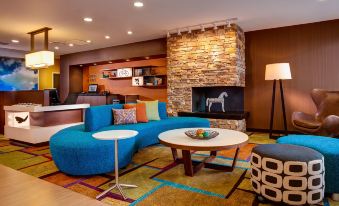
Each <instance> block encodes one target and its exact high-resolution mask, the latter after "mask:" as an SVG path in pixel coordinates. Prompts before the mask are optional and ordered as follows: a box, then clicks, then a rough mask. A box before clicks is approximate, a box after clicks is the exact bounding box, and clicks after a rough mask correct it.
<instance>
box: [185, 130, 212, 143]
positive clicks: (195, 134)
mask: <svg viewBox="0 0 339 206" xmlns="http://www.w3.org/2000/svg"><path fill="white" fill-rule="evenodd" d="M185 134H186V135H187V136H189V137H190V138H192V139H201V140H208V139H212V138H214V137H216V136H218V135H219V132H217V131H213V130H204V129H194V130H188V131H186V132H185Z"/></svg>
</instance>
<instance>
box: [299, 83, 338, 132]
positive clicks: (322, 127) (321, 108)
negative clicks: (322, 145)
mask: <svg viewBox="0 0 339 206" xmlns="http://www.w3.org/2000/svg"><path fill="white" fill-rule="evenodd" d="M311 97H312V99H313V101H314V103H315V105H316V107H317V112H316V113H315V114H314V115H311V114H306V113H303V112H294V113H293V114H292V124H293V126H294V127H295V128H296V129H297V130H298V131H301V132H303V133H308V134H317V135H325V136H331V137H338V136H339V92H330V91H326V90H323V89H313V91H312V93H311Z"/></svg>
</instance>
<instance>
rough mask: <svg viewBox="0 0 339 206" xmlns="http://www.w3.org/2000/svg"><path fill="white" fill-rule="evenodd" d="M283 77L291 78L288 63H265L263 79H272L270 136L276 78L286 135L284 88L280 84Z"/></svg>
mask: <svg viewBox="0 0 339 206" xmlns="http://www.w3.org/2000/svg"><path fill="white" fill-rule="evenodd" d="M285 79H292V77H291V69H290V64H289V63H276V64H268V65H266V71H265V80H273V92H272V106H271V121H270V138H272V133H273V119H274V103H275V90H276V89H275V87H276V82H277V80H279V85H280V98H281V106H282V111H283V118H284V131H285V135H287V121H286V111H285V100H284V89H283V85H282V80H285Z"/></svg>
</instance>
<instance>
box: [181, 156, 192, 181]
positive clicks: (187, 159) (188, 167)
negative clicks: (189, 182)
mask: <svg viewBox="0 0 339 206" xmlns="http://www.w3.org/2000/svg"><path fill="white" fill-rule="evenodd" d="M182 158H183V163H184V168H185V174H186V175H187V176H191V177H193V175H194V172H193V164H192V158H191V151H189V150H182Z"/></svg>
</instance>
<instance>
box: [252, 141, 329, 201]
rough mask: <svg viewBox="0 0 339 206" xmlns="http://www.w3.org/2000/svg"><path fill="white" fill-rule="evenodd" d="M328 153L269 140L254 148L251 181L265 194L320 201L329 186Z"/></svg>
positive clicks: (278, 199) (269, 198)
mask: <svg viewBox="0 0 339 206" xmlns="http://www.w3.org/2000/svg"><path fill="white" fill-rule="evenodd" d="M324 176H325V168H324V157H323V155H322V154H320V153H319V152H317V151H315V150H313V149H310V148H307V147H302V146H296V145H288V144H266V145H259V146H256V147H255V148H253V151H252V156H251V183H252V187H253V190H254V191H255V192H256V193H257V194H259V195H261V196H263V197H264V198H266V199H268V200H271V201H274V202H282V203H286V204H290V205H304V204H316V203H319V202H320V201H322V199H323V197H324V190H325V182H324Z"/></svg>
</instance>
